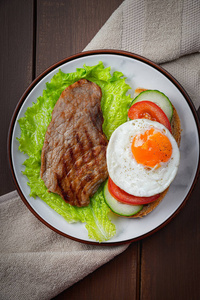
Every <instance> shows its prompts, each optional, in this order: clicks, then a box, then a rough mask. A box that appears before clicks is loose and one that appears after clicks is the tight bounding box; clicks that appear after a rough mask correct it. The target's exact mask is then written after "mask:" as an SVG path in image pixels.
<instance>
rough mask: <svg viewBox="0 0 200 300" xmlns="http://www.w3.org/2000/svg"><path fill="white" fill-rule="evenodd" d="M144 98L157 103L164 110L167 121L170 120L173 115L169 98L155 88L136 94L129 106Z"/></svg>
mask: <svg viewBox="0 0 200 300" xmlns="http://www.w3.org/2000/svg"><path fill="white" fill-rule="evenodd" d="M144 100H147V101H151V102H154V103H155V104H157V105H158V106H159V107H160V108H161V109H162V110H163V111H164V113H165V114H166V116H167V117H168V119H169V121H170V122H171V119H172V115H173V107H172V104H171V102H170V100H169V98H168V97H167V96H166V95H165V94H163V93H162V92H160V91H157V90H146V91H143V92H141V93H140V94H139V95H138V96H136V98H135V99H133V101H132V103H131V106H132V105H133V104H135V103H136V102H140V101H144Z"/></svg>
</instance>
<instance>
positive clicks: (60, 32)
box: [0, 0, 200, 300]
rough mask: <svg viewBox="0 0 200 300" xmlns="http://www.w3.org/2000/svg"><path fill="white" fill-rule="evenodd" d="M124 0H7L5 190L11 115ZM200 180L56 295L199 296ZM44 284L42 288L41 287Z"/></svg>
mask: <svg viewBox="0 0 200 300" xmlns="http://www.w3.org/2000/svg"><path fill="white" fill-rule="evenodd" d="M121 3H122V0H109V1H108V0H96V1H95V0H76V1H75V0H74V1H73V0H66V1H64V0H57V1H56V0H28V1H27V0H18V1H16V0H9V1H7V0H1V1H0V29H1V30H0V32H1V33H0V91H1V100H0V103H1V110H0V113H1V116H0V127H1V143H0V151H1V166H0V181H1V185H0V188H1V190H0V194H1V195H3V194H4V193H7V192H10V191H12V190H14V189H15V186H14V184H13V181H12V178H11V173H10V170H9V166H8V160H7V147H6V143H7V133H8V128H9V123H10V119H11V116H12V113H13V111H14V109H15V106H16V105H17V103H18V101H19V99H20V97H21V96H22V94H23V92H24V91H25V89H26V88H27V87H28V85H29V84H30V83H31V82H32V80H33V79H34V78H35V77H36V76H38V75H39V74H40V73H41V72H43V71H44V70H45V69H46V68H48V67H49V66H50V65H52V64H54V63H56V62H58V61H59V60H61V59H63V58H65V57H67V56H69V55H72V54H75V53H78V52H81V51H82V50H83V49H84V48H85V47H86V45H87V44H88V43H89V42H90V40H91V39H92V38H93V37H94V35H95V34H96V33H97V31H98V30H99V29H100V28H101V27H102V26H103V24H104V23H105V22H106V21H107V19H108V18H109V17H110V15H111V14H112V13H113V12H114V10H115V9H116V8H117V7H118V6H119V5H120V4H121ZM199 201H200V180H198V183H197V185H196V187H195V189H194V191H193V192H192V194H191V196H190V199H189V201H188V202H187V204H186V206H185V207H184V208H183V209H182V210H181V212H180V213H179V214H178V215H177V216H176V217H175V218H174V219H173V220H172V221H171V222H170V223H169V224H168V225H167V226H165V227H164V228H163V229H161V230H160V231H158V232H157V233H155V234H153V235H152V236H150V237H148V238H146V239H144V240H142V241H139V242H135V243H132V244H131V245H130V246H129V247H128V249H127V250H126V251H125V252H124V253H122V254H120V255H119V256H117V257H116V258H114V259H113V260H112V261H110V262H109V263H107V264H105V265H104V266H102V267H100V268H99V269H98V270H96V271H95V272H93V273H92V274H90V275H88V276H87V277H85V278H84V279H83V280H81V281H80V282H78V283H76V284H75V285H73V286H72V287H70V288H69V289H67V290H66V291H64V292H63V293H61V294H60V295H58V296H57V297H55V298H54V299H56V300H58V299H70V300H75V299H77V300H78V299H97V300H100V299H109V300H112V299H115V300H118V299H119V300H120V299H127V300H129V299H133V300H134V299H141V300H148V299H149V300H150V299H152V300H165V299H172V300H173V299H183V300H190V299H191V300H195V299H196V300H197V299H200V285H199V279H200V259H199V253H200V229H199V228H200V216H199ZM36 288H37V287H36Z"/></svg>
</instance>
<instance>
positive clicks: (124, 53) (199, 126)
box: [7, 49, 200, 246]
mask: <svg viewBox="0 0 200 300" xmlns="http://www.w3.org/2000/svg"><path fill="white" fill-rule="evenodd" d="M103 54H110V55H120V56H126V57H129V58H133V59H136V60H139V61H141V62H144V63H145V64H148V65H150V66H151V67H153V68H155V69H157V70H158V71H159V72H160V73H162V74H164V75H165V76H166V77H167V78H168V79H169V80H170V81H171V82H172V83H173V84H174V85H175V86H176V87H177V88H178V90H179V91H180V92H181V93H182V95H183V96H184V98H185V99H186V101H187V103H188V104H189V107H190V109H191V111H192V114H193V117H194V120H195V123H196V126H197V130H198V137H199V143H200V122H199V118H198V115H197V112H196V109H195V107H194V104H193V103H192V101H191V99H190V97H189V95H188V94H187V92H186V91H185V89H184V88H183V87H182V85H181V84H180V83H179V82H178V81H177V80H176V79H175V78H174V77H173V76H172V75H171V74H170V73H169V72H168V71H166V70H165V69H164V68H163V67H161V66H159V65H158V64H156V63H154V62H153V61H151V60H149V59H147V58H145V57H143V56H141V55H138V54H135V53H131V52H128V51H123V50H115V49H103V50H91V51H85V52H80V53H76V54H74V55H71V56H69V57H67V58H65V59H62V60H60V61H58V62H57V63H55V64H53V65H52V66H50V67H49V68H47V69H46V70H45V71H44V72H42V73H41V74H40V75H39V76H38V77H37V78H35V80H33V82H32V83H31V84H30V85H29V86H28V88H27V89H26V90H25V92H24V93H23V95H22V97H21V98H20V100H19V102H18V104H17V106H16V108H15V110H14V112H13V115H12V118H11V122H10V126H9V131H8V139H7V151H8V162H9V167H10V170H11V174H12V178H13V181H14V184H15V186H16V188H17V191H18V193H19V195H20V197H21V199H22V201H23V202H24V204H25V205H26V206H27V207H28V209H29V210H30V211H31V212H32V213H33V215H34V216H35V217H36V218H37V219H39V220H40V221H41V222H42V223H43V224H44V225H46V226H47V227H48V228H50V229H51V230H53V231H55V232H56V233H58V234H60V235H62V236H64V237H67V238H69V239H72V240H74V241H77V242H81V243H84V244H90V245H102V246H116V245H124V244H128V243H131V242H136V241H139V240H141V239H144V238H146V237H149V236H150V235H152V234H153V233H155V232H157V231H158V230H160V229H162V228H163V227H164V226H166V225H167V224H168V223H169V222H170V221H171V220H172V219H173V218H174V217H175V216H176V215H177V214H178V213H179V212H180V210H181V209H182V208H183V207H184V206H185V204H186V202H187V200H188V199H189V197H190V195H191V193H192V191H193V189H194V187H195V185H196V183H197V180H198V176H199V172H200V154H199V158H198V167H197V171H196V174H195V178H194V180H193V183H192V185H191V188H190V190H189V192H188V193H187V195H186V196H185V199H184V200H183V201H182V203H181V205H180V206H179V207H178V208H177V209H176V211H175V212H174V213H173V214H172V215H171V216H170V217H169V218H168V219H166V220H165V221H164V222H163V223H161V224H160V225H159V226H157V227H156V228H154V229H153V230H151V231H149V232H147V233H145V234H143V235H141V236H139V237H137V238H133V239H128V240H124V241H118V242H102V243H99V242H95V241H86V240H82V239H79V238H75V237H73V236H70V235H68V234H66V233H63V232H61V231H60V230H58V229H56V228H54V227H53V226H51V225H50V224H49V223H48V222H46V221H45V220H44V219H43V218H42V217H40V216H39V215H38V214H37V213H36V212H35V210H34V209H33V208H32V207H31V205H30V204H29V203H28V201H27V199H26V197H25V196H24V194H23V192H22V191H21V189H20V187H19V184H18V182H17V179H16V176H15V173H14V168H13V163H12V155H11V143H12V134H13V127H14V124H15V122H16V119H17V115H18V112H19V110H20V108H21V106H22V104H23V103H24V101H25V99H26V97H27V96H28V94H29V93H30V92H31V90H32V89H33V88H34V87H35V86H36V84H37V83H39V81H40V80H41V79H42V78H43V77H45V76H46V75H47V74H48V73H49V72H51V71H53V70H54V69H55V68H57V67H59V66H61V65H63V64H65V63H67V62H69V61H72V60H75V59H77V58H80V57H84V56H90V55H103Z"/></svg>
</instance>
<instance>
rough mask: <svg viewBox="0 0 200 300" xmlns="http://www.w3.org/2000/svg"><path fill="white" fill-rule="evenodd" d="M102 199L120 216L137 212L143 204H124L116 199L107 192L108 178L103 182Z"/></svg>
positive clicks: (128, 215)
mask: <svg viewBox="0 0 200 300" xmlns="http://www.w3.org/2000/svg"><path fill="white" fill-rule="evenodd" d="M103 195H104V199H105V201H106V203H107V205H108V206H109V207H110V209H111V210H112V211H113V212H114V213H116V214H118V215H120V216H126V217H130V216H133V215H135V214H137V213H138V212H139V211H140V210H141V209H142V208H143V205H129V204H124V203H121V202H119V201H117V200H116V199H115V198H114V197H113V196H112V195H111V194H110V192H109V190H108V180H107V182H106V183H105V186H104V191H103Z"/></svg>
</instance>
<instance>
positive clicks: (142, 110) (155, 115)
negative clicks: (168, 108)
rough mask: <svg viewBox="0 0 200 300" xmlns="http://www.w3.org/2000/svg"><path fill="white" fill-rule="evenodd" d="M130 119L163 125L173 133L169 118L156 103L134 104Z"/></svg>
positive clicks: (129, 114) (129, 115) (142, 102)
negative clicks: (145, 120) (150, 121)
mask: <svg viewBox="0 0 200 300" xmlns="http://www.w3.org/2000/svg"><path fill="white" fill-rule="evenodd" d="M128 117H129V118H130V119H131V120H134V119H149V120H152V121H156V122H159V123H161V124H163V125H164V126H165V127H166V128H167V129H168V130H169V131H170V132H172V129H171V125H170V122H169V119H168V117H167V116H166V114H165V113H164V111H163V110H162V109H161V108H160V107H159V106H158V105H157V104H155V103H154V102H151V101H146V100H145V101H140V102H136V103H135V104H133V105H132V106H131V107H130V108H129V111H128Z"/></svg>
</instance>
